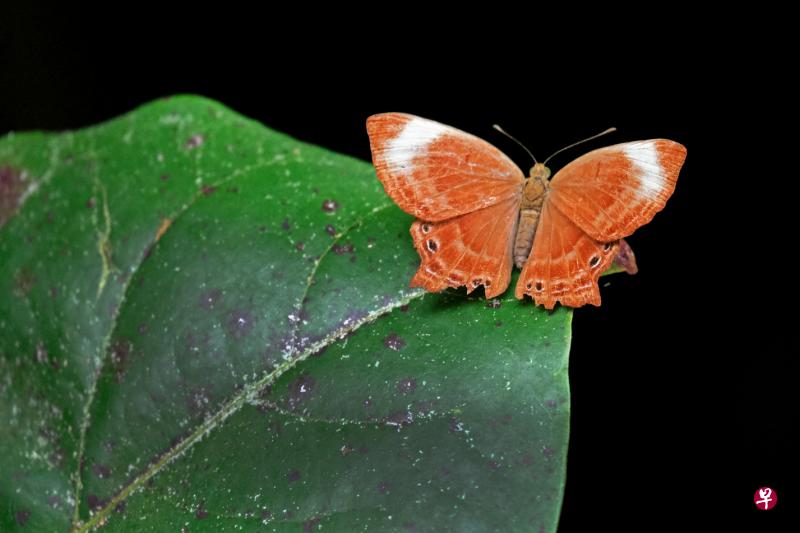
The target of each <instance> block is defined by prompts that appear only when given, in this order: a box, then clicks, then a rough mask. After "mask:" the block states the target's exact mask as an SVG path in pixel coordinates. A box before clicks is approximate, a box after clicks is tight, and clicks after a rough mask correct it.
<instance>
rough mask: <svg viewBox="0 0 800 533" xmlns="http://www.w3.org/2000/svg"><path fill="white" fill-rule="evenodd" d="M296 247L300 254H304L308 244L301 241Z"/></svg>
mask: <svg viewBox="0 0 800 533" xmlns="http://www.w3.org/2000/svg"><path fill="white" fill-rule="evenodd" d="M294 247H295V248H296V249H297V251H298V252H302V251H303V250H304V249H305V247H306V243H304V242H303V241H300V242H298V243H297V244H295V245H294Z"/></svg>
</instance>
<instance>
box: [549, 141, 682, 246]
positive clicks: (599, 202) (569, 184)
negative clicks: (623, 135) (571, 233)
mask: <svg viewBox="0 0 800 533" xmlns="http://www.w3.org/2000/svg"><path fill="white" fill-rule="evenodd" d="M684 159H686V148H684V147H683V146H682V145H680V144H678V143H676V142H674V141H669V140H666V139H654V140H649V141H637V142H629V143H623V144H617V145H614V146H608V147H605V148H600V149H599V150H594V151H592V152H589V153H588V154H585V155H583V156H581V157H579V158H578V159H576V160H574V161H573V162H571V163H569V164H568V165H567V166H565V167H564V168H563V169H561V170H560V171H558V172H557V173H556V175H555V176H554V177H553V179H552V180H551V182H550V193H549V197H548V201H549V202H551V203H552V205H553V206H554V207H556V208H557V209H558V210H559V211H560V212H561V213H563V214H564V215H566V217H567V218H568V219H570V220H571V221H572V222H574V223H575V224H577V225H578V226H579V227H580V228H581V229H582V230H584V231H585V232H586V233H588V234H589V235H591V236H592V237H593V238H594V239H596V240H598V241H601V242H610V241H616V240H618V239H621V238H622V237H626V236H628V235H630V234H631V233H633V232H634V231H635V230H636V229H637V228H638V227H640V226H643V225H644V224H647V223H648V222H650V220H652V218H653V216H654V215H655V214H656V213H657V212H659V211H661V210H662V209H663V208H664V205H665V204H666V203H667V200H668V199H669V197H670V196H671V195H672V192H673V191H674V190H675V183H676V182H677V180H678V173H679V172H680V169H681V166H682V165H683V161H684Z"/></svg>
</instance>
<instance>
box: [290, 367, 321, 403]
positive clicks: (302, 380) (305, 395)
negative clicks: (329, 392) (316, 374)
mask: <svg viewBox="0 0 800 533" xmlns="http://www.w3.org/2000/svg"><path fill="white" fill-rule="evenodd" d="M316 385H317V382H316V380H315V379H314V378H312V377H311V376H309V375H307V374H303V375H301V376H300V377H298V378H297V379H295V380H294V381H293V382H292V383H291V385H289V396H288V398H287V400H286V403H287V407H288V409H289V410H290V411H294V410H295V409H297V407H298V406H299V405H300V404H301V403H302V402H304V401H306V400H308V399H309V398H311V396H312V394H313V393H314V389H315V388H316Z"/></svg>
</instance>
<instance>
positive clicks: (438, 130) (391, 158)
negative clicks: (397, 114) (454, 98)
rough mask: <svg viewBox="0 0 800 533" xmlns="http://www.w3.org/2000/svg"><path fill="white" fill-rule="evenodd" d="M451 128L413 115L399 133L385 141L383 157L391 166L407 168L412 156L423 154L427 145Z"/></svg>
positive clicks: (450, 130)
mask: <svg viewBox="0 0 800 533" xmlns="http://www.w3.org/2000/svg"><path fill="white" fill-rule="evenodd" d="M453 131H454V130H453V129H452V128H448V127H447V126H445V125H444V124H439V123H438V122H434V121H432V120H426V119H424V118H419V117H414V118H412V119H411V120H409V121H408V123H407V124H406V125H405V127H404V128H403V131H401V132H400V134H399V135H398V136H397V137H395V138H394V139H392V140H391V141H389V142H388V143H386V152H385V155H384V157H385V159H386V162H387V163H389V164H390V165H391V166H394V165H397V166H398V167H399V168H408V167H410V166H411V162H412V161H413V160H414V158H416V157H418V156H421V155H425V153H426V152H427V150H428V145H430V143H432V142H433V141H435V140H436V139H437V138H438V137H440V136H441V135H444V134H445V133H448V132H449V133H453Z"/></svg>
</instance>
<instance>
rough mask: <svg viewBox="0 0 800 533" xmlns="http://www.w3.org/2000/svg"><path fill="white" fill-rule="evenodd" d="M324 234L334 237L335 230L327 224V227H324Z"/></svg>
mask: <svg viewBox="0 0 800 533" xmlns="http://www.w3.org/2000/svg"><path fill="white" fill-rule="evenodd" d="M325 233H327V234H328V235H330V236H331V237H333V236H334V235H336V228H334V227H333V226H332V225H330V224H328V225H327V226H325Z"/></svg>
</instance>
